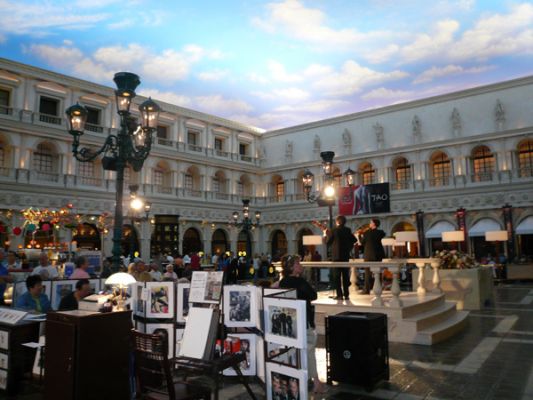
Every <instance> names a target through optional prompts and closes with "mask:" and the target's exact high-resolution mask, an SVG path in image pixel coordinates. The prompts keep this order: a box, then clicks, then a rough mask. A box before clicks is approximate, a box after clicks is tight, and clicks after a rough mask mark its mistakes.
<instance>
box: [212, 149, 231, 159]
mask: <svg viewBox="0 0 533 400" xmlns="http://www.w3.org/2000/svg"><path fill="white" fill-rule="evenodd" d="M215 155H216V156H217V157H223V158H229V153H228V152H227V151H222V150H215Z"/></svg>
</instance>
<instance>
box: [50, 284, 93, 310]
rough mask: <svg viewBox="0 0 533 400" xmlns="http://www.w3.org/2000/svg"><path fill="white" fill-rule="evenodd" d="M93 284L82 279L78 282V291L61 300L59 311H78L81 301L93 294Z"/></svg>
mask: <svg viewBox="0 0 533 400" xmlns="http://www.w3.org/2000/svg"><path fill="white" fill-rule="evenodd" d="M91 291H92V289H91V284H90V282H89V280H88V279H80V280H79V281H78V282H76V290H75V291H73V292H70V294H68V295H66V296H65V297H63V298H62V299H61V302H60V303H59V308H58V309H57V310H58V311H70V310H77V309H78V307H79V301H80V300H81V299H83V298H85V297H87V296H89V295H90V294H91Z"/></svg>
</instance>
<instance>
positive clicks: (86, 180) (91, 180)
mask: <svg viewBox="0 0 533 400" xmlns="http://www.w3.org/2000/svg"><path fill="white" fill-rule="evenodd" d="M78 182H79V183H80V184H81V185H85V186H102V185H103V182H104V180H103V179H102V178H96V177H94V176H80V177H78Z"/></svg>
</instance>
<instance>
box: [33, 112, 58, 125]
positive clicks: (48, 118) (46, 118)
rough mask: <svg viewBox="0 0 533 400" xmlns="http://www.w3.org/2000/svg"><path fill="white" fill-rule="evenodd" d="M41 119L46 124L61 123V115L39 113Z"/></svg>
mask: <svg viewBox="0 0 533 400" xmlns="http://www.w3.org/2000/svg"><path fill="white" fill-rule="evenodd" d="M37 114H38V115H39V121H41V122H44V123H46V124H54V125H61V117H58V116H55V115H50V114H39V113H37Z"/></svg>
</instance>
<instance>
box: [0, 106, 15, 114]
mask: <svg viewBox="0 0 533 400" xmlns="http://www.w3.org/2000/svg"><path fill="white" fill-rule="evenodd" d="M0 114H2V115H13V109H12V108H11V107H7V106H0Z"/></svg>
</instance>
